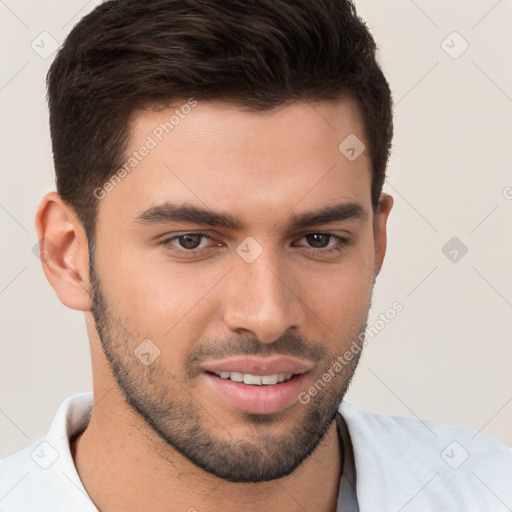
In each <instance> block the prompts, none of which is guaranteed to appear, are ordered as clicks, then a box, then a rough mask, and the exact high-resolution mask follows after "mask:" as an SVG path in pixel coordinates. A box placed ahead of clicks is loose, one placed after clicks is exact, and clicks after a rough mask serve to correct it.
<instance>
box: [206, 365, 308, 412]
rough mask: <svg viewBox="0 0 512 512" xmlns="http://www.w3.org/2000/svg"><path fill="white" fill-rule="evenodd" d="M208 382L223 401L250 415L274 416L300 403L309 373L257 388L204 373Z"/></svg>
mask: <svg viewBox="0 0 512 512" xmlns="http://www.w3.org/2000/svg"><path fill="white" fill-rule="evenodd" d="M203 375H204V376H205V377H206V381H207V382H208V384H209V385H210V386H211V387H212V389H213V390H214V392H215V393H216V394H217V395H218V396H220V398H221V399H222V400H224V401H225V402H227V403H228V404H230V405H232V406H233V407H235V408H236V409H238V410H239V411H242V412H246V413H249V414H272V413H276V412H279V411H282V410H283V409H286V408H287V407H289V406H290V405H292V404H294V403H295V402H297V401H298V396H299V393H300V391H301V388H302V386H303V383H304V380H305V379H306V375H307V373H302V374H300V375H294V376H293V377H292V378H291V379H290V380H288V381H286V382H281V383H279V384H273V385H266V386H255V385H250V384H244V383H243V382H234V381H232V380H230V379H221V378H220V377H218V376H217V375H214V374H212V373H203Z"/></svg>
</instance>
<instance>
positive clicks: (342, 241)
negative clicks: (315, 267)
mask: <svg viewBox="0 0 512 512" xmlns="http://www.w3.org/2000/svg"><path fill="white" fill-rule="evenodd" d="M186 235H197V236H200V237H202V238H209V239H210V240H213V238H212V237H211V236H209V235H206V234H204V233H194V232H192V233H182V234H180V235H174V236H172V237H170V238H166V239H165V240H163V241H162V245H163V246H164V247H172V249H171V251H173V252H177V253H180V254H189V255H190V256H196V255H197V254H200V253H201V252H202V251H205V250H208V249H212V247H202V248H200V249H188V250H187V249H177V248H176V246H174V245H173V244H172V242H173V241H174V240H177V239H179V238H181V237H183V236H186ZM309 235H325V236H329V237H332V238H335V239H336V240H337V241H338V243H337V244H336V245H334V246H332V247H330V248H326V249H325V248H324V249H318V248H315V247H309V248H308V249H309V251H310V252H313V253H314V254H323V255H326V254H327V255H329V254H334V253H337V252H340V251H342V250H343V249H344V248H345V247H346V246H347V245H349V244H350V242H351V241H350V239H348V238H345V237H342V236H340V235H335V234H334V233H323V232H321V231H315V232H311V233H306V234H304V235H302V236H301V237H300V239H302V238H305V237H307V236H309Z"/></svg>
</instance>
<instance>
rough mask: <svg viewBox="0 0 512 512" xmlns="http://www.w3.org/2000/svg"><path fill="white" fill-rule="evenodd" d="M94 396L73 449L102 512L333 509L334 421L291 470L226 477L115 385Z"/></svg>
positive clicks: (336, 476) (337, 455)
mask: <svg viewBox="0 0 512 512" xmlns="http://www.w3.org/2000/svg"><path fill="white" fill-rule="evenodd" d="M94 397H95V398H94V400H95V402H94V404H93V413H92V416H91V420H90V423H89V425H88V427H87V428H86V430H85V431H84V432H83V433H82V434H81V435H79V436H78V437H76V438H75V439H73V440H72V441H71V448H72V454H73V458H74V460H75V464H76V467H77V470H78V473H79V475H80V478H81V480H82V482H83V484H84V487H85V488H86V490H87V492H88V494H89V496H90V497H91V499H92V500H93V501H94V503H95V505H96V507H97V508H98V509H99V510H100V511H101V512H110V511H113V510H123V511H125V512H132V511H133V512H135V511H137V512H138V511H140V510H144V509H145V510H166V511H169V512H174V511H181V512H182V511H184V510H188V511H191V512H192V511H199V512H201V511H204V510H223V511H225V512H231V511H232V512H235V511H236V512H238V511H239V510H246V511H247V512H251V511H258V512H259V511H261V510H265V511H268V512H272V511H278V510H287V511H289V512H295V511H297V512H299V511H301V512H303V511H304V510H315V511H318V512H334V511H335V510H336V504H337V499H338V492H339V484H340V478H341V472H342V465H343V463H342V445H341V443H340V437H339V435H338V432H337V428H336V423H335V422H333V424H332V425H331V427H330V429H329V431H328V432H327V434H326V436H325V437H324V439H323V441H322V442H321V443H320V444H319V445H318V447H317V449H316V450H315V451H314V452H313V453H312V454H311V456H310V457H308V458H307V459H306V461H304V462H303V463H302V464H301V465H300V466H299V467H298V468H297V469H296V470H295V471H294V472H293V473H292V474H290V475H288V476H286V477H283V478H280V479H278V480H273V481H270V482H262V483H256V484H255V483H232V482H227V481H224V480H222V479H219V478H218V477H216V476H213V475H211V474H209V473H206V472H205V471H203V470H201V469H199V468H197V467H196V466H195V465H193V464H191V463H190V462H189V461H188V460H187V459H185V458H184V457H183V456H181V455H180V454H179V453H177V452H176V451H175V450H174V449H173V448H172V447H171V446H169V445H168V444H167V443H166V442H165V441H164V440H162V439H161V438H160V437H158V436H157V435H156V434H155V433H154V432H153V431H152V430H151V429H150V427H148V425H147V424H146V423H145V422H144V421H143V420H142V419H141V418H140V417H139V416H138V415H137V414H135V413H134V412H133V411H132V410H131V409H130V408H129V407H128V406H127V405H126V404H125V403H124V400H123V398H122V396H121V395H120V393H119V392H118V390H117V388H116V387H115V388H114V389H111V391H110V392H108V393H107V394H106V395H105V394H97V393H96V390H95V393H94ZM96 397H103V398H102V399H101V400H99V401H96ZM319 489H321V490H322V492H318V490H319Z"/></svg>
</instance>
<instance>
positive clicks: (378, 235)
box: [373, 194, 394, 277]
mask: <svg viewBox="0 0 512 512" xmlns="http://www.w3.org/2000/svg"><path fill="white" fill-rule="evenodd" d="M393 202H394V201H393V198H392V197H391V196H390V195H388V194H381V195H380V198H379V204H378V206H377V212H376V213H375V219H374V224H373V234H374V240H375V277H377V276H378V274H379V272H380V269H381V268H382V263H383V262H384V256H385V254H386V246H387V221H388V216H389V212H390V211H391V208H392V207H393Z"/></svg>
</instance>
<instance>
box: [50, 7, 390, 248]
mask: <svg viewBox="0 0 512 512" xmlns="http://www.w3.org/2000/svg"><path fill="white" fill-rule="evenodd" d="M375 52H376V45H375V42H374V40H373V38H372V36H371V34H370V32H369V30H368V28H367V26H366V24H365V23H364V21H363V20H362V19H361V18H359V17H358V15H357V13H356V9H355V7H354V5H353V3H352V2H351V1H349V0H110V1H107V2H104V3H102V4H100V5H99V6H98V7H96V9H94V10H93V11H92V12H91V13H90V14H88V15H87V16H85V17H84V18H83V19H82V20H81V21H80V22H79V23H78V24H77V25H76V26H75V27H74V28H73V30H72V31H71V33H70V34H69V35H68V37H67V39H66V41H65V43H64V45H63V46H62V48H61V49H60V50H59V52H58V55H57V57H56V58H55V60H54V62H53V63H52V66H51V68H50V71H49V72H48V77H47V85H48V103H49V110H50V129H51V137H52V147H53V156H54V162H55V172H56V182H57V191H58V193H59V194H60V195H61V196H62V198H63V200H64V201H65V202H66V203H67V204H69V205H71V206H72V207H73V208H74V210H75V211H76V213H77V215H78V217H79V219H80V221H81V222H82V224H83V226H84V228H85V230H86V233H87V236H88V240H89V243H91V242H93V240H94V231H95V230H94V227H95V219H96V214H97V208H98V199H97V198H96V196H95V195H94V194H93V191H94V190H95V189H96V188H97V187H99V186H102V184H103V183H105V182H106V181H107V180H108V179H109V178H110V177H111V176H112V174H113V173H114V172H115V171H116V170H117V169H119V168H120V166H121V165H122V164H123V161H124V159H123V154H124V153H125V150H126V145H127V143H128V137H129V127H130V126H129V121H130V118H131V115H132V114H133V113H134V112H135V111H136V110H138V109H140V108H144V107H145V106H148V105H150V104H152V103H160V102H169V101H171V100H172V99H175V98H187V97H193V98H195V99H198V100H220V101H225V102H227V103H232V104H235V105H239V106H243V107H245V108H249V109H253V110H266V109H271V108H273V107H277V106H280V105H285V104H287V103H288V102H292V101H296V100H306V101H309V100H312V101H314V100H325V99H327V100H328V99H336V98H339V97H340V95H341V94H342V93H350V94H352V95H353V96H354V97H355V98H356V99H357V101H358V104H359V107H360V109H361V113H362V115H363V119H364V125H365V132H366V133H365V135H366V142H367V146H368V151H369V156H370V158H371V162H372V190H371V193H372V205H373V207H374V208H376V207H377V204H378V199H379V196H380V193H381V191H382V186H383V183H384V179H385V173H386V166H387V161H388V158H389V152H390V147H391V139H392V134H393V119H392V100H391V93H390V90H389V86H388V83H387V81H386V79H385V77H384V75H383V73H382V71H381V69H380V67H379V65H378V63H377V61H376V58H375ZM340 142H341V141H340Z"/></svg>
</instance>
